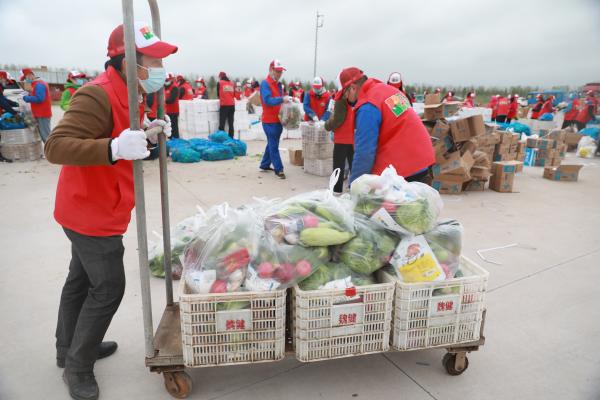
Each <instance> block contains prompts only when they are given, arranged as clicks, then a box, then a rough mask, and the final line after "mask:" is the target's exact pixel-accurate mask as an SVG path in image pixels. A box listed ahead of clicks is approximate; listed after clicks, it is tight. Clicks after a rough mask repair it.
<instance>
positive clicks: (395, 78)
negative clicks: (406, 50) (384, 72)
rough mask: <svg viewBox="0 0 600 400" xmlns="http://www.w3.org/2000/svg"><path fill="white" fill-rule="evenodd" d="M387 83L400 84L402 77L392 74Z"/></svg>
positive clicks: (396, 73) (398, 73)
mask: <svg viewBox="0 0 600 400" xmlns="http://www.w3.org/2000/svg"><path fill="white" fill-rule="evenodd" d="M388 82H389V83H400V82H402V75H400V72H392V73H391V74H390V77H389V78H388Z"/></svg>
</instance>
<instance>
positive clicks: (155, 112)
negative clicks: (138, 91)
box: [144, 93, 158, 119]
mask: <svg viewBox="0 0 600 400" xmlns="http://www.w3.org/2000/svg"><path fill="white" fill-rule="evenodd" d="M144 101H146V99H145V98H144ZM148 118H152V119H156V118H158V94H157V93H154V101H153V102H152V107H150V111H148Z"/></svg>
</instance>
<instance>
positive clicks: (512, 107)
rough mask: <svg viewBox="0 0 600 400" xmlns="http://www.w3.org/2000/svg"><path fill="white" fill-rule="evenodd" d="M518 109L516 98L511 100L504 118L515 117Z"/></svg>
mask: <svg viewBox="0 0 600 400" xmlns="http://www.w3.org/2000/svg"><path fill="white" fill-rule="evenodd" d="M518 111H519V103H517V101H516V100H513V101H511V102H510V104H509V106H508V115H507V116H506V118H510V119H513V118H517V112H518Z"/></svg>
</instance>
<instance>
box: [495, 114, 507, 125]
mask: <svg viewBox="0 0 600 400" xmlns="http://www.w3.org/2000/svg"><path fill="white" fill-rule="evenodd" d="M505 121H506V115H497V116H496V122H500V123H503V122H505Z"/></svg>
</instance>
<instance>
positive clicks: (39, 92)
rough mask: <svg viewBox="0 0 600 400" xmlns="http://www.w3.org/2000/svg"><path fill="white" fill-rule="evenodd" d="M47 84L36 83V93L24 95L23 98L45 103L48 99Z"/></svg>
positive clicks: (27, 100)
mask: <svg viewBox="0 0 600 400" xmlns="http://www.w3.org/2000/svg"><path fill="white" fill-rule="evenodd" d="M46 95H47V93H46V86H45V85H35V93H34V94H33V96H24V97H23V100H24V101H26V102H27V103H36V104H37V103H43V102H44V100H46Z"/></svg>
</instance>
